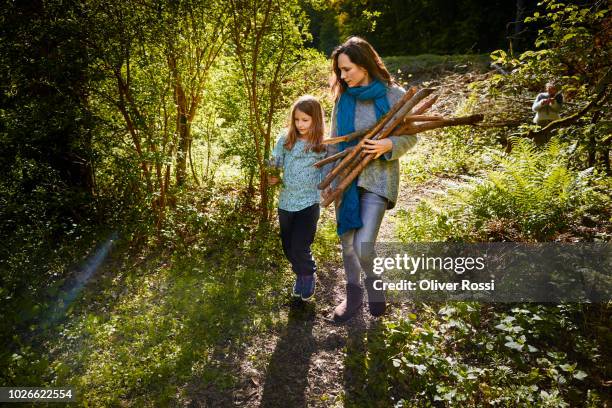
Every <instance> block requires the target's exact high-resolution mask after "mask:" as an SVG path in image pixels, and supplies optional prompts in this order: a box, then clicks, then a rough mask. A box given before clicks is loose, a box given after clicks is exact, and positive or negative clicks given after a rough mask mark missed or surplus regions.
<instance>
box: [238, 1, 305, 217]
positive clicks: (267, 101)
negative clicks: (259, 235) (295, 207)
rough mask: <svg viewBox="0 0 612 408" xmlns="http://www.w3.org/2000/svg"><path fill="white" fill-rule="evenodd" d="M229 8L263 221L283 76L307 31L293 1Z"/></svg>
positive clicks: (246, 3)
mask: <svg viewBox="0 0 612 408" xmlns="http://www.w3.org/2000/svg"><path fill="white" fill-rule="evenodd" d="M229 13H230V19H231V24H230V27H231V40H232V45H233V48H234V52H235V56H236V59H237V61H238V64H239V66H240V71H241V73H242V80H243V85H244V89H245V91H246V96H247V103H248V105H249V130H250V132H251V137H252V139H253V146H254V155H255V156H256V159H257V170H258V174H259V194H260V203H259V208H260V212H261V219H262V221H267V220H268V217H269V210H268V208H269V200H270V195H269V191H268V190H269V189H268V181H267V172H266V163H267V160H268V158H269V156H270V143H271V137H270V136H271V132H272V126H273V119H274V115H275V113H277V111H278V109H279V108H280V105H279V101H280V99H281V96H282V94H283V91H284V90H283V88H282V86H281V85H282V81H283V79H284V78H285V77H286V76H287V75H288V74H289V72H290V71H291V69H292V67H293V66H294V65H295V63H296V62H297V61H299V53H300V51H301V48H302V44H303V42H304V40H305V38H306V37H307V36H308V34H307V31H306V29H307V24H306V22H305V15H304V13H303V12H302V11H301V9H300V8H299V6H298V4H297V1H289V2H283V3H282V4H281V2H280V1H278V0H229Z"/></svg>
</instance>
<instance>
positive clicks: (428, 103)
mask: <svg viewBox="0 0 612 408" xmlns="http://www.w3.org/2000/svg"><path fill="white" fill-rule="evenodd" d="M437 100H438V95H433V96H431V97H429V98H428V99H425V101H424V102H423V103H421V104H420V105H418V106H416V107H415V109H414V112H412V114H413V115H422V114H423V113H425V112H427V111H428V110H429V108H431V107H432V106H433V104H434V103H436V101H437Z"/></svg>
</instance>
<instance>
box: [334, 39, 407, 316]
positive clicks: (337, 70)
mask: <svg viewBox="0 0 612 408" xmlns="http://www.w3.org/2000/svg"><path fill="white" fill-rule="evenodd" d="M332 63H333V75H334V77H333V79H332V81H333V83H332V92H333V94H334V97H335V105H334V109H333V111H332V123H331V132H330V136H331V137H337V136H342V135H345V134H348V133H351V132H354V131H359V130H363V129H368V128H370V127H372V126H373V125H374V124H375V123H376V122H377V121H378V119H379V118H381V117H382V116H383V115H384V114H385V113H386V112H387V111H389V109H390V107H391V106H393V105H394V104H395V103H396V102H397V101H399V100H400V99H401V98H402V96H403V94H404V93H405V91H404V90H403V89H402V88H401V87H399V86H397V85H396V84H395V83H394V81H393V80H392V79H391V75H389V72H388V71H387V69H386V67H385V65H384V63H383V62H382V60H381V58H380V56H379V55H378V54H377V53H376V51H375V50H374V48H372V46H371V45H370V44H369V43H368V42H367V41H365V40H364V39H362V38H359V37H351V38H349V39H348V40H347V41H346V42H345V43H344V44H342V45H340V46H338V47H336V49H335V50H334V52H333V53H332ZM357 142H358V141H357V140H355V141H352V142H341V143H338V144H337V145H330V149H329V151H328V155H332V154H335V153H337V152H338V151H342V150H344V149H345V148H347V147H349V146H351V145H354V144H356V143H357ZM415 144H416V136H390V137H388V138H386V139H382V140H368V141H367V142H366V146H365V152H366V153H372V154H375V155H376V156H375V158H376V159H375V160H373V161H372V162H370V164H369V165H368V166H367V167H366V168H365V169H364V170H363V172H362V173H361V174H360V175H359V177H358V178H357V179H356V181H355V182H353V183H352V184H351V185H350V186H349V187H348V188H347V189H346V191H345V193H344V195H343V196H342V200H341V204H340V206H339V207H338V208H336V220H337V228H338V235H340V240H341V242H342V259H343V263H344V271H345V273H346V282H347V283H346V298H345V299H344V300H343V301H342V303H340V304H339V305H338V306H336V308H335V310H334V315H333V319H334V321H336V322H339V323H341V322H345V321H347V320H349V319H350V318H351V317H353V316H354V315H355V314H356V313H357V312H358V311H359V308H360V307H361V304H362V300H363V289H362V286H361V271H362V270H363V271H364V272H365V275H366V278H365V287H366V289H367V292H368V306H369V310H370V313H371V314H372V315H373V316H380V315H382V314H383V313H384V312H385V308H386V303H385V297H384V293H383V292H379V291H376V290H374V288H373V282H374V280H375V276H374V275H373V273H372V263H373V260H374V257H375V253H374V249H373V243H374V242H375V241H376V237H377V235H378V230H379V228H380V224H381V222H382V219H383V216H384V214H385V211H386V210H387V209H391V208H393V207H394V206H395V202H396V201H397V195H398V188H399V162H398V159H399V158H400V157H401V156H402V155H403V154H404V153H406V152H407V151H408V150H409V149H411V148H412V147H413V146H414V145H415ZM332 167H333V165H328V166H327V167H326V168H325V169H324V175H325V174H327V173H328V172H329V171H330V170H331V168H332ZM364 243H365V244H366V245H362V244H364ZM367 244H371V245H367ZM362 246H363V248H362Z"/></svg>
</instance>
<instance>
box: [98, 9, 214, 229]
mask: <svg viewBox="0 0 612 408" xmlns="http://www.w3.org/2000/svg"><path fill="white" fill-rule="evenodd" d="M89 5H90V9H89V21H88V23H89V24H90V25H91V26H92V27H95V30H94V32H93V33H92V36H91V37H90V39H89V43H90V45H91V46H92V47H93V48H96V49H98V50H99V52H98V54H100V55H102V57H101V58H100V59H99V61H98V64H97V66H98V69H99V72H100V73H101V75H103V76H104V77H105V78H106V82H105V84H104V86H102V87H101V88H100V89H98V90H97V95H98V96H99V98H100V101H102V102H105V103H108V104H110V105H111V107H113V108H114V109H116V110H117V111H118V112H119V113H120V114H121V117H122V119H123V124H124V126H125V129H126V131H127V135H128V136H129V139H130V141H131V144H132V147H133V151H134V153H135V158H136V162H137V163H138V166H139V168H140V172H141V175H142V178H143V179H144V183H145V186H146V188H145V191H146V193H147V194H148V196H149V197H150V198H151V203H152V206H153V209H154V211H155V214H156V219H157V224H158V227H161V224H162V221H163V219H164V214H165V207H166V205H167V196H168V193H169V191H170V188H171V186H172V184H171V173H172V171H173V170H174V171H175V175H176V184H177V185H178V186H182V185H184V183H185V180H186V168H187V157H188V153H189V149H190V146H191V124H192V122H193V120H194V118H195V117H196V115H197V113H198V108H199V107H200V102H201V95H202V92H203V90H204V87H205V85H206V80H207V74H208V72H209V70H210V68H211V67H212V65H213V62H214V61H215V58H216V57H217V55H218V54H219V52H220V50H221V48H222V47H223V44H224V41H225V39H226V35H225V34H224V29H225V19H224V18H223V9H222V7H221V5H219V4H218V3H215V2H212V1H208V0H202V1H185V2H172V1H164V2H155V1H142V2H128V3H113V4H108V3H106V2H95V1H92V2H90V3H89ZM194 178H195V174H194Z"/></svg>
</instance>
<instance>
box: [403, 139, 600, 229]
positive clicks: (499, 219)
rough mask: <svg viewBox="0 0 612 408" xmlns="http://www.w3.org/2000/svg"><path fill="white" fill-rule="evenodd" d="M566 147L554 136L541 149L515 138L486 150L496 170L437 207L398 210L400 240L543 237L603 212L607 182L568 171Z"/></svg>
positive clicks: (589, 171)
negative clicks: (501, 148) (507, 150)
mask: <svg viewBox="0 0 612 408" xmlns="http://www.w3.org/2000/svg"><path fill="white" fill-rule="evenodd" d="M568 149H571V147H570V146H567V145H565V144H563V143H561V142H559V141H558V140H556V139H553V141H552V142H551V143H550V144H549V145H548V146H547V147H546V148H545V149H542V150H537V149H536V148H535V146H534V145H533V143H532V142H531V141H529V140H527V139H517V140H515V148H514V150H513V152H512V153H511V154H509V155H506V154H501V153H499V152H496V151H493V150H490V154H489V159H490V160H491V162H492V163H493V164H494V165H496V168H497V170H495V171H491V172H489V173H488V174H487V175H486V177H485V178H484V179H474V181H472V182H471V183H470V184H469V185H468V186H467V187H465V188H463V189H461V190H459V191H457V192H454V193H452V194H450V195H449V196H448V197H446V198H445V199H444V200H442V205H441V207H440V208H438V209H436V208H435V207H433V206H432V205H431V204H428V203H421V204H420V205H419V206H418V207H417V209H416V211H414V212H413V213H412V214H411V215H410V216H408V215H407V214H404V216H403V217H404V222H402V223H401V224H400V227H399V231H398V233H399V236H400V238H401V239H403V240H405V241H427V240H449V239H461V238H463V239H469V240H502V241H506V240H547V239H550V238H553V237H554V236H555V234H557V233H558V232H561V231H564V230H567V229H569V228H570V227H572V226H575V224H580V222H581V221H582V219H583V217H589V216H592V217H596V215H595V214H604V215H605V214H606V213H607V211H606V208H607V203H609V200H610V195H609V191H610V189H609V184H610V180H609V179H608V178H605V177H601V176H599V175H598V174H597V173H596V172H595V171H594V170H593V169H592V168H589V169H586V170H583V171H578V170H574V169H572V168H571V167H570V166H569V165H568V159H567V157H568ZM600 221H601V222H604V223H607V222H609V220H600Z"/></svg>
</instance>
